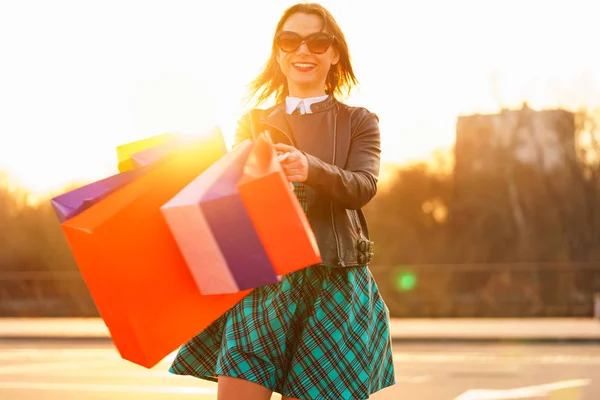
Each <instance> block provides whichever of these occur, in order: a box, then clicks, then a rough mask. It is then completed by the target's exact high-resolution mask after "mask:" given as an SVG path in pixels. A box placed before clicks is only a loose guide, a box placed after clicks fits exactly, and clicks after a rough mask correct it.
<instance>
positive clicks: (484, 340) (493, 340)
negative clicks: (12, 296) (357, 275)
mask: <svg viewBox="0 0 600 400" xmlns="http://www.w3.org/2000/svg"><path fill="white" fill-rule="evenodd" d="M28 342H46V343H82V344H84V343H93V344H107V343H110V344H112V343H113V342H112V339H111V338H110V337H109V336H35V335H26V336H16V335H15V336H0V343H28ZM431 343H439V344H527V345H535V344H581V345H590V344H592V345H600V337H598V338H595V337H548V336H545V337H442V336H440V337H432V336H429V337H427V336H414V337H409V336H403V337H392V344H431Z"/></svg>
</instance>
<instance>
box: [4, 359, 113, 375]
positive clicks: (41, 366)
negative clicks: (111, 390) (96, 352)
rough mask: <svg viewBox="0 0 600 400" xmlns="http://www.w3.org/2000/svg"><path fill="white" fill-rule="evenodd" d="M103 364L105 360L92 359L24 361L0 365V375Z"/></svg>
mask: <svg viewBox="0 0 600 400" xmlns="http://www.w3.org/2000/svg"><path fill="white" fill-rule="evenodd" d="M103 365H107V361H106V360H94V361H61V362H47V363H33V364H32V363H25V364H17V365H1V366H0V376H3V375H11V374H29V373H38V372H44V373H45V372H51V371H56V372H61V371H67V370H72V369H79V368H90V367H91V368H97V367H100V366H103Z"/></svg>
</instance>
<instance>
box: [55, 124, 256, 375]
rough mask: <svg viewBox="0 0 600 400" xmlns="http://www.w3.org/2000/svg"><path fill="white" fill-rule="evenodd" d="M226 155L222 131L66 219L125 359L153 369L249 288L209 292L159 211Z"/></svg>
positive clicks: (64, 225) (75, 248) (76, 253)
mask: <svg viewBox="0 0 600 400" xmlns="http://www.w3.org/2000/svg"><path fill="white" fill-rule="evenodd" d="M225 153H226V146H225V142H224V140H223V136H222V135H221V134H220V132H218V134H217V132H213V133H212V134H211V135H210V136H209V137H203V138H201V139H199V140H198V141H196V142H193V143H190V144H189V145H187V146H185V147H182V148H178V149H177V150H175V151H174V152H172V153H169V154H168V155H167V156H166V157H165V159H164V160H162V161H161V162H160V163H158V165H156V167H155V168H154V169H152V170H151V171H149V172H148V173H147V174H145V175H143V176H142V177H140V178H138V179H136V180H134V181H133V182H131V183H129V184H128V185H125V186H123V187H122V188H120V189H119V190H117V191H115V192H114V193H111V194H110V195H108V196H106V197H105V198H104V199H103V200H102V201H100V202H98V203H97V204H96V205H95V206H94V207H91V208H90V209H88V210H86V211H85V212H83V213H81V214H79V215H77V216H75V217H73V218H71V219H69V220H67V221H65V222H63V223H62V224H61V227H62V230H63V232H64V234H65V236H66V239H67V242H68V244H69V246H70V248H71V251H72V253H73V255H74V257H75V260H76V262H77V265H78V267H79V270H80V271H81V274H82V276H83V279H84V280H85V282H86V285H87V287H88V289H89V292H90V294H91V296H92V298H93V300H94V302H95V304H96V306H97V309H98V311H99V313H100V315H101V317H102V318H103V320H104V322H105V324H106V326H107V327H108V330H109V332H110V334H111V337H112V339H113V342H114V344H115V346H116V348H117V350H118V351H119V353H120V355H121V357H122V358H124V359H126V360H129V361H131V362H133V363H135V364H138V365H141V366H144V367H147V368H151V367H152V366H154V365H156V364H157V363H158V362H160V360H162V359H163V358H164V357H166V356H167V355H169V354H170V353H172V352H173V351H175V350H176V349H177V348H178V347H179V346H180V345H181V344H182V343H184V342H186V341H187V340H189V339H191V338H192V337H193V336H195V335H196V334H198V333H199V332H200V331H202V330H203V329H205V328H206V327H207V326H208V325H209V324H211V323H212V322H213V321H215V320H216V319H217V318H218V317H220V316H221V315H223V314H224V313H225V312H226V311H227V310H229V309H230V308H231V307H233V305H235V303H237V302H238V301H240V300H241V299H242V298H243V297H244V296H245V295H246V294H247V293H248V291H246V292H238V293H234V294H229V295H220V296H203V295H202V294H201V293H200V291H199V290H198V288H197V286H196V284H195V282H194V280H193V278H192V276H191V274H190V271H189V269H188V267H187V265H186V263H185V260H184V259H183V257H182V255H181V252H180V251H179V248H178V247H177V243H176V242H175V240H174V239H173V236H172V235H171V233H170V231H169V228H168V226H167V224H166V222H165V220H164V218H163V216H162V214H161V212H160V206H161V205H163V204H164V203H165V202H167V201H168V200H169V199H171V198H173V197H174V196H175V194H177V193H178V192H179V191H181V189H182V188H184V187H185V186H186V185H187V184H189V183H190V182H191V181H192V180H193V179H194V178H195V177H197V176H198V175H199V174H200V173H201V172H202V171H204V170H205V169H206V168H208V167H209V166H210V165H211V164H213V163H214V162H215V161H217V160H218V159H219V158H221V157H222V156H223V155H224V154H225Z"/></svg>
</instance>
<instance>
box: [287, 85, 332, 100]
mask: <svg viewBox="0 0 600 400" xmlns="http://www.w3.org/2000/svg"><path fill="white" fill-rule="evenodd" d="M288 94H289V96H290V97H296V98H299V99H309V98H311V97H321V96H325V95H327V93H325V89H323V88H322V89H316V88H302V87H293V88H292V87H290V88H289V93H288Z"/></svg>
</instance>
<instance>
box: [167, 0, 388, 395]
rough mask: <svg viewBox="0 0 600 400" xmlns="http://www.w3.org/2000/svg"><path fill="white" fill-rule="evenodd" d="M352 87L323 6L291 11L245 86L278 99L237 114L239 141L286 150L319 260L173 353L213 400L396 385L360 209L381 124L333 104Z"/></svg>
mask: <svg viewBox="0 0 600 400" xmlns="http://www.w3.org/2000/svg"><path fill="white" fill-rule="evenodd" d="M354 83H356V78H355V76H354V73H353V70H352V65H351V63H350V57H349V53H348V47H347V44H346V40H345V38H344V35H343V33H342V32H341V30H340V28H339V26H338V25H337V23H336V22H335V20H334V19H333V17H332V16H331V14H330V13H329V12H328V11H327V10H325V9H324V8H323V7H322V6H320V5H318V4H297V5H294V6H292V7H290V8H289V9H287V10H286V11H285V12H284V14H283V16H282V18H281V20H280V21H279V23H278V25H277V28H276V34H275V37H274V40H273V48H272V54H271V58H270V60H269V61H268V63H267V65H266V67H265V69H264V71H263V73H262V74H261V75H260V76H259V77H258V78H257V79H256V80H255V81H254V83H253V87H252V89H253V91H252V95H253V97H256V96H257V97H258V103H259V104H260V103H262V102H263V101H264V100H267V99H268V98H270V97H271V96H272V95H275V96H276V98H277V100H278V101H277V103H278V104H277V105H276V106H274V107H272V108H270V109H268V110H258V109H254V110H252V111H250V113H248V114H247V115H246V116H245V117H244V118H242V120H241V121H240V124H239V128H238V131H237V133H236V142H237V143H239V142H241V141H242V140H245V139H248V138H253V137H256V136H257V135H258V134H260V133H261V132H263V131H265V130H267V131H268V132H269V134H270V136H271V138H272V139H273V141H274V143H276V144H275V147H276V149H277V151H278V152H281V153H287V156H286V158H285V159H284V160H282V161H281V163H282V166H283V169H284V172H285V174H286V175H287V178H288V180H289V181H290V182H292V183H293V185H294V189H295V191H296V194H297V195H298V198H299V200H300V202H301V203H302V205H303V207H304V209H305V211H306V212H307V215H308V219H309V221H310V223H311V226H312V228H313V230H314V232H315V236H316V238H317V241H318V243H319V248H320V251H321V256H322V259H323V262H322V264H320V265H318V266H313V267H310V268H306V269H303V270H300V271H297V272H294V273H291V274H289V275H286V276H284V277H283V278H282V281H281V282H280V283H278V284H275V285H268V286H264V287H261V288H258V289H256V290H254V291H253V292H251V293H250V294H249V295H248V296H247V297H246V298H244V299H243V300H242V301H241V302H240V303H238V304H237V305H236V306H234V307H233V308H232V309H231V310H230V311H229V312H228V313H226V314H225V315H223V316H222V317H221V318H219V319H218V320H217V321H216V322H215V323H213V324H212V325H211V326H209V327H208V328H207V329H206V330H205V331H203V332H202V333H200V334H199V335H198V336H196V337H195V338H193V339H192V340H191V341H189V342H188V343H187V344H185V345H184V346H183V347H182V348H181V349H180V351H179V353H178V355H177V357H176V359H175V360H174V362H173V365H172V367H171V372H173V373H175V374H180V375H192V376H196V377H198V378H202V379H207V380H211V381H216V382H218V399H225V400H229V399H232V400H237V399H246V400H263V399H269V398H271V394H272V392H278V393H281V394H282V396H283V399H284V400H285V399H335V400H340V399H366V398H368V397H369V395H370V394H371V393H374V392H376V391H378V390H380V389H382V388H385V387H387V386H391V385H393V384H394V383H395V381H394V365H393V361H392V350H391V342H390V334H389V315H388V309H387V307H386V306H385V304H384V302H383V300H382V298H381V297H380V295H379V292H378V290H377V286H376V284H375V282H374V280H373V277H372V275H371V273H370V271H369V269H368V267H367V264H368V263H369V261H370V258H371V242H370V241H369V240H368V232H367V225H366V221H365V219H364V215H363V213H362V211H360V209H361V208H362V207H363V206H364V205H365V204H367V203H368V202H369V200H370V199H371V198H372V197H373V196H374V195H375V192H376V190H377V176H378V173H379V162H380V145H379V143H380V139H379V126H378V119H377V116H376V115H375V114H372V113H370V112H369V111H367V110H366V109H364V108H354V107H348V106H346V105H344V104H342V103H340V102H339V101H337V100H336V99H335V97H334V96H335V95H338V94H340V93H341V92H342V91H343V90H344V89H347V90H350V88H351V86H352V85H353V84H354ZM282 159H283V158H282Z"/></svg>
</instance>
